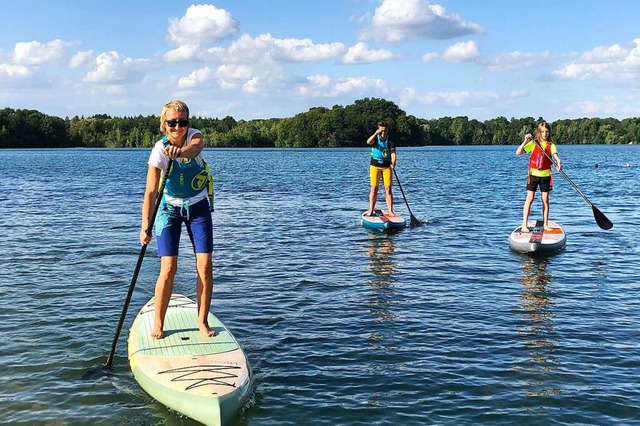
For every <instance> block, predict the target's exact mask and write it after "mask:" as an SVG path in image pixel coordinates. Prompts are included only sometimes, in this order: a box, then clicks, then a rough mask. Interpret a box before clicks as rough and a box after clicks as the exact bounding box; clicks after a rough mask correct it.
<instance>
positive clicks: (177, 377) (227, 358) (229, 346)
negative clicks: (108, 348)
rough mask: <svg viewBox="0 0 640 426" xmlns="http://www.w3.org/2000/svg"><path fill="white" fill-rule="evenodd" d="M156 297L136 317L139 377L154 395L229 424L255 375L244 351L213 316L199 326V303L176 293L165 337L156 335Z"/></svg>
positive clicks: (133, 353) (132, 342) (132, 339)
mask: <svg viewBox="0 0 640 426" xmlns="http://www.w3.org/2000/svg"><path fill="white" fill-rule="evenodd" d="M153 309H154V299H153V298H152V299H151V300H150V301H149V302H148V303H147V304H146V305H145V306H144V307H143V308H142V309H141V310H140V313H139V314H138V316H136V318H135V320H134V322H133V325H132V327H131V330H130V333H129V362H130V364H131V370H132V371H133V375H134V376H135V379H136V380H137V381H138V383H139V384H140V386H141V387H142V388H143V389H144V390H145V391H146V392H147V393H148V394H149V395H151V396H152V397H153V398H154V399H156V400H157V401H159V402H161V403H162V404H164V405H166V406H167V407H169V408H171V409H173V410H175V411H178V412H180V413H182V414H184V415H186V416H188V417H190V418H192V419H194V420H197V421H199V422H201V423H204V424H206V425H221V424H225V423H227V422H228V421H229V420H230V419H231V418H232V417H233V416H234V414H235V413H236V412H237V411H238V410H239V409H240V408H241V407H242V406H243V405H244V403H245V402H246V400H247V399H248V397H249V394H250V392H251V387H252V380H253V377H252V375H251V368H250V366H249V362H248V360H247V357H246V355H245V354H244V351H243V350H242V348H241V347H240V345H239V344H238V342H237V341H236V339H235V338H234V337H233V335H232V334H231V332H230V331H229V330H228V329H227V327H226V326H225V325H224V324H223V323H222V322H220V320H219V319H218V318H216V317H215V316H214V315H213V314H211V313H210V314H209V326H210V327H211V328H212V329H214V330H215V331H216V332H217V334H216V336H214V337H204V336H203V335H202V334H201V333H200V331H199V330H198V318H197V317H198V309H197V305H196V303H195V302H194V301H193V300H191V299H189V298H187V297H185V296H183V295H181V294H172V295H171V301H170V303H169V308H168V309H167V314H166V316H165V327H164V338H162V339H152V338H151V337H150V336H149V334H150V333H151V330H152V329H153V319H154V312H153Z"/></svg>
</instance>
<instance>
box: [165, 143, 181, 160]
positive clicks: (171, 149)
mask: <svg viewBox="0 0 640 426" xmlns="http://www.w3.org/2000/svg"><path fill="white" fill-rule="evenodd" d="M164 153H165V154H167V157H169V158H171V159H172V160H175V159H176V158H180V156H181V155H182V148H180V147H179V146H175V145H169V146H167V147H166V148H165V149H164Z"/></svg>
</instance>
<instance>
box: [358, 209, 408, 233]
mask: <svg viewBox="0 0 640 426" xmlns="http://www.w3.org/2000/svg"><path fill="white" fill-rule="evenodd" d="M366 213H367V212H364V213H362V216H361V217H362V225H363V226H364V227H365V228H371V229H397V228H404V227H405V226H406V225H407V221H406V220H405V219H404V218H403V217H402V216H400V215H399V214H397V213H396V214H395V216H388V215H387V214H386V213H383V212H382V210H375V211H374V212H373V214H372V215H371V216H365V214H366Z"/></svg>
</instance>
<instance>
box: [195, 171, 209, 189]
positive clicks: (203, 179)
mask: <svg viewBox="0 0 640 426" xmlns="http://www.w3.org/2000/svg"><path fill="white" fill-rule="evenodd" d="M206 184H207V172H206V171H205V170H203V171H201V172H200V173H198V174H197V175H195V176H194V177H193V179H192V180H191V188H193V189H195V190H196V191H200V190H201V189H202V188H204V186H205V185H206Z"/></svg>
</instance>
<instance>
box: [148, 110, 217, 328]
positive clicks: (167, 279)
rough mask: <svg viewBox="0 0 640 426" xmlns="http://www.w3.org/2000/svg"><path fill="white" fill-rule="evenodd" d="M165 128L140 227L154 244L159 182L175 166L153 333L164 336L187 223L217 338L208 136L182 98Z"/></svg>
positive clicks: (164, 210)
mask: <svg viewBox="0 0 640 426" xmlns="http://www.w3.org/2000/svg"><path fill="white" fill-rule="evenodd" d="M160 130H161V131H162V133H164V136H163V138H162V139H161V140H159V141H158V142H156V144H155V146H154V147H153V149H152V150H151V155H150V156H149V161H148V164H149V168H148V170H147V186H146V190H145V193H144V201H143V204H142V229H141V231H140V242H141V243H142V244H149V242H150V241H151V239H152V236H151V235H147V232H146V230H147V227H148V225H149V223H150V222H151V220H152V218H151V215H152V214H153V212H152V210H153V206H154V200H155V199H156V195H157V192H158V183H159V182H160V178H161V176H162V174H163V173H167V172H168V171H169V175H168V177H167V181H166V185H165V189H164V193H163V194H161V196H162V202H161V204H160V208H159V209H158V216H157V218H156V221H155V231H156V238H157V241H158V255H159V256H160V274H159V276H158V279H157V281H156V288H155V320H154V326H153V330H152V331H151V337H152V338H154V339H161V338H163V337H164V335H163V330H164V318H165V314H166V312H167V308H168V306H169V301H170V298H171V293H172V291H173V280H174V278H175V274H176V270H177V267H178V249H179V245H180V234H181V231H182V225H183V224H184V225H185V227H186V229H187V233H188V234H189V238H190V240H191V245H192V247H193V251H194V253H195V256H196V273H197V278H196V295H197V303H198V325H199V329H200V332H201V333H202V334H203V335H204V336H207V337H213V336H214V335H215V331H214V330H213V329H211V327H209V324H208V322H207V315H208V314H209V308H210V306H211V296H212V293H213V266H212V255H211V254H212V252H213V222H212V220H211V207H212V206H210V201H209V197H208V191H207V189H208V188H207V184H208V183H209V182H210V179H209V178H210V175H209V172H208V167H207V165H206V163H205V162H204V160H203V158H202V156H201V152H202V149H203V148H204V139H203V136H202V133H201V132H200V131H199V130H197V129H194V128H191V127H189V107H187V105H186V104H185V103H184V102H182V101H178V100H174V101H171V102H169V103H167V104H166V105H165V106H164V107H163V108H162V111H161V113H160ZM170 166H171V167H170Z"/></svg>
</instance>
